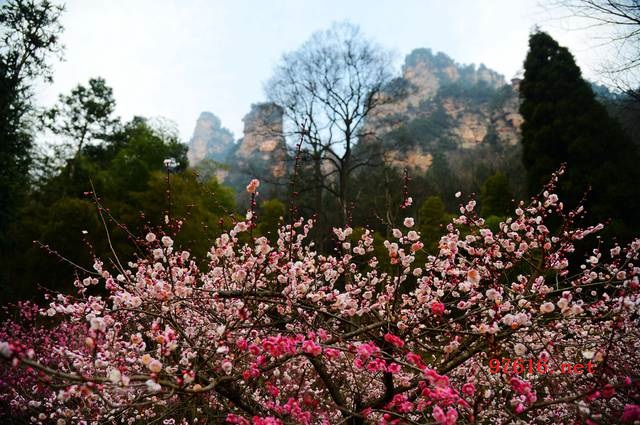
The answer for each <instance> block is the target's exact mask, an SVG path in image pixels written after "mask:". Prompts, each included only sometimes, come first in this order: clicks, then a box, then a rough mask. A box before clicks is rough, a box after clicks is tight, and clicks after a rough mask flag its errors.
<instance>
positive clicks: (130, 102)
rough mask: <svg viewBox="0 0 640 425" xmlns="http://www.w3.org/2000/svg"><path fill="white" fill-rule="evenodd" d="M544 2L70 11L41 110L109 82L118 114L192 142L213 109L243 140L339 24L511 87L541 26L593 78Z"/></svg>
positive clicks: (295, 0)
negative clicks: (277, 78)
mask: <svg viewBox="0 0 640 425" xmlns="http://www.w3.org/2000/svg"><path fill="white" fill-rule="evenodd" d="M548 17H549V14H548V12H545V9H544V8H542V7H540V6H539V4H538V3H537V2H536V1H534V0H448V1H445V0H415V1H411V0H393V1H391V0H378V1H374V0H368V1H366V0H351V1H346V0H342V1H338V0H263V1H259V0H253V1H250V0H215V1H214V0H209V1H205V0H182V1H179V0H175V1H168V0H67V1H66V12H65V13H64V16H63V25H64V26H65V32H64V34H63V37H62V41H63V43H64V44H65V46H66V51H65V61H64V62H61V63H57V64H56V65H55V67H54V70H55V73H54V78H55V82H54V84H53V85H51V86H48V87H45V88H43V89H42V90H39V92H38V101H39V103H40V104H41V105H42V106H48V105H51V104H52V103H53V102H55V100H56V98H57V95H58V94H59V93H61V92H64V93H66V92H68V91H69V90H71V88H73V87H74V86H75V85H77V84H78V83H86V82H87V81H88V79H89V78H91V77H96V76H101V77H104V78H105V79H106V80H107V84H109V85H110V86H112V87H113V89H114V93H115V97H116V101H117V103H118V107H117V112H118V114H119V115H120V116H121V117H122V118H123V119H125V120H128V119H130V118H131V117H132V116H133V115H142V116H147V117H156V116H161V117H165V118H168V119H170V120H173V121H175V123H176V124H177V127H178V130H179V132H180V135H181V137H182V139H183V141H185V142H187V141H188V140H189V138H190V137H191V133H192V131H193V127H194V125H195V121H196V119H197V117H198V115H199V114H200V112H201V111H204V110H207V111H211V112H213V113H215V114H216V115H217V116H219V117H220V119H221V121H222V124H223V125H224V126H225V127H227V128H229V129H231V130H232V131H233V132H234V135H235V137H236V138H239V137H241V135H242V134H241V132H242V121H241V119H242V117H243V116H244V115H245V114H246V113H247V112H248V111H249V107H250V105H251V103H255V102H259V101H262V100H264V93H263V89H262V88H263V84H264V82H265V81H266V80H267V79H268V78H269V77H270V76H271V72H272V70H273V67H274V66H275V65H276V63H277V62H278V59H279V58H280V57H281V55H282V54H283V53H285V52H286V51H291V50H294V49H295V48H296V47H298V46H299V45H300V44H301V43H303V42H304V41H305V40H306V39H307V38H308V37H309V36H310V35H311V34H312V33H313V32H315V31H317V30H322V29H325V28H327V27H328V26H329V25H330V24H331V23H332V22H335V21H344V20H349V21H351V22H352V23H354V24H357V25H359V26H360V27H361V29H362V31H363V32H364V33H365V35H367V36H368V37H370V38H373V39H374V40H376V41H377V42H378V43H380V44H381V45H382V46H384V47H386V48H389V49H393V50H395V51H396V52H397V57H398V64H397V66H398V69H399V67H400V64H401V62H402V60H403V59H404V56H405V55H406V54H408V53H409V52H410V51H411V50H413V49H414V48H418V47H428V48H431V49H432V50H434V51H443V52H445V53H446V54H448V55H449V56H451V57H452V58H453V59H454V60H456V61H457V62H460V63H476V64H480V63H484V64H486V65H487V66H488V67H490V68H492V69H495V70H497V71H498V72H500V73H502V74H504V75H505V77H506V78H507V79H509V78H511V77H513V76H514V75H515V74H516V73H517V72H518V70H519V69H521V68H522V62H523V60H524V57H525V54H526V51H527V40H528V35H529V33H530V31H531V29H532V28H533V27H534V25H536V24H538V25H540V26H541V27H542V29H544V30H546V31H548V32H550V33H551V35H552V36H554V37H555V38H556V39H557V40H558V41H559V42H560V43H561V44H563V45H566V46H567V47H569V48H570V49H571V50H572V52H573V53H574V55H575V56H576V58H577V61H578V64H579V65H580V66H581V67H582V68H583V72H584V74H585V75H586V76H587V77H588V78H592V79H594V80H597V79H598V78H597V75H598V74H597V57H596V56H595V54H594V52H593V51H592V50H591V49H590V48H589V47H588V43H587V42H586V35H585V33H584V32H576V31H567V30H565V29H563V26H564V23H562V22H558V21H550V20H549V19H548Z"/></svg>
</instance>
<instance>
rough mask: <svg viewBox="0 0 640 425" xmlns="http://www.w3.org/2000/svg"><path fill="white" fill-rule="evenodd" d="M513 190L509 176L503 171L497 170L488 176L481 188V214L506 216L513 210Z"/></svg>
mask: <svg viewBox="0 0 640 425" xmlns="http://www.w3.org/2000/svg"><path fill="white" fill-rule="evenodd" d="M512 200H513V191H512V190H511V186H510V185H509V178H508V177H507V176H506V175H505V174H504V173H502V172H497V173H495V174H493V175H492V176H490V177H489V178H487V180H486V181H485V182H484V184H483V185H482V189H480V215H481V216H482V217H489V216H491V215H497V216H505V215H508V214H510V213H511V212H512V209H513V208H512Z"/></svg>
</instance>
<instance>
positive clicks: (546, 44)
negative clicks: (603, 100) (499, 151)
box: [520, 32, 640, 236]
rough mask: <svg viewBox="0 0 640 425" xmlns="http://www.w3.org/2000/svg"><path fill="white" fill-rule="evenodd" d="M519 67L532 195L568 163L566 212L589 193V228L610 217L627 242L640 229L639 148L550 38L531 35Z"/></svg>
mask: <svg viewBox="0 0 640 425" xmlns="http://www.w3.org/2000/svg"><path fill="white" fill-rule="evenodd" d="M524 67H525V74H524V80H523V81H522V83H521V87H520V96H521V98H522V104H521V106H520V113H521V114H522V116H523V118H524V124H523V127H522V144H523V162H524V166H525V169H526V170H527V185H528V189H529V192H530V193H531V194H533V193H535V192H537V191H538V190H540V188H541V185H542V184H544V183H545V182H546V181H547V180H548V178H549V177H550V175H551V173H552V172H553V171H555V170H556V169H557V168H558V167H559V166H560V164H561V163H566V164H567V173H566V176H564V177H563V179H562V181H561V190H560V191H561V195H562V196H563V199H564V200H565V202H566V203H567V204H568V206H569V207H571V206H574V205H575V204H576V202H577V201H579V200H580V199H581V198H582V196H583V195H584V193H585V191H587V190H588V189H589V188H591V192H590V193H589V195H588V202H587V208H588V210H589V212H588V217H589V221H591V222H595V221H604V220H607V219H609V218H611V219H613V223H612V226H611V229H612V231H613V232H614V233H616V234H619V235H621V236H630V235H631V233H633V231H635V230H637V229H638V224H639V223H638V219H637V216H638V213H637V211H638V206H639V205H638V203H639V200H640V190H639V189H638V186H637V182H638V181H640V173H639V171H638V166H637V164H638V152H637V149H636V147H635V146H634V145H633V143H631V141H630V139H629V138H628V137H627V136H626V135H625V133H624V132H623V130H622V128H621V127H620V125H619V124H618V123H617V122H616V121H615V120H614V119H612V118H611V117H609V115H608V114H607V111H606V109H605V107H604V106H603V105H602V104H600V103H599V102H598V101H597V100H596V98H595V95H594V93H593V91H592V89H591V86H590V84H589V83H587V82H586V81H585V80H584V79H583V78H582V75H581V72H580V68H579V67H578V66H577V65H576V63H575V61H574V58H573V56H572V55H571V53H570V52H569V50H568V49H567V48H565V47H562V46H560V45H558V43H557V42H556V41H555V40H554V39H553V38H552V37H551V36H549V34H547V33H545V32H536V33H534V34H532V35H531V37H530V39H529V52H528V54H527V58H526V61H525V64H524Z"/></svg>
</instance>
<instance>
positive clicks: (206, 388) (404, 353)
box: [0, 173, 640, 425]
mask: <svg viewBox="0 0 640 425" xmlns="http://www.w3.org/2000/svg"><path fill="white" fill-rule="evenodd" d="M559 174H560V173H558V174H556V175H554V177H553V180H552V181H551V183H549V185H548V186H547V187H546V188H545V190H544V191H543V192H542V193H541V194H540V195H539V196H537V197H535V198H533V199H532V200H531V202H530V203H528V204H525V203H520V204H519V205H518V207H517V209H516V210H515V213H514V215H513V217H511V218H508V219H507V220H506V221H505V222H503V223H501V224H500V229H499V231H497V232H495V233H494V232H492V231H491V230H490V229H489V228H488V227H487V226H486V225H485V223H484V220H483V219H482V218H480V217H478V216H477V214H476V213H475V201H474V200H473V199H470V200H469V201H468V202H466V204H463V205H462V206H461V208H460V214H459V215H458V216H457V217H456V218H455V219H454V220H453V221H452V223H451V224H449V225H448V232H447V234H446V235H444V236H443V237H442V239H441V240H440V243H439V251H438V253H437V254H436V255H431V256H428V257H427V260H426V261H424V262H423V263H421V264H416V261H415V258H416V253H417V252H418V251H420V250H422V249H423V244H422V242H421V237H422V235H420V233H419V232H417V231H416V230H415V229H414V221H413V220H411V219H404V220H403V221H402V225H401V226H399V227H398V228H397V229H393V232H392V234H393V238H391V240H388V241H386V242H385V244H384V245H385V247H386V251H387V253H388V256H389V260H390V262H391V263H392V264H393V271H392V272H383V271H381V270H380V268H379V266H378V262H379V261H380V259H379V258H376V257H375V256H374V254H373V236H372V233H371V232H368V231H366V230H365V231H364V232H363V233H362V236H361V237H359V238H357V239H356V238H355V237H353V236H354V235H353V233H352V229H351V228H349V227H346V228H340V229H338V228H336V229H334V234H335V237H336V239H337V241H338V242H339V247H340V249H339V250H338V251H336V253H335V254H333V255H321V254H318V253H317V252H316V251H315V250H314V245H313V243H311V242H308V241H307V240H306V237H307V235H308V233H309V231H310V229H311V227H312V225H313V223H312V221H305V220H303V219H297V220H295V221H293V222H291V223H289V224H287V225H284V226H283V227H282V228H281V229H280V230H279V233H278V239H277V241H276V242H275V243H273V244H272V243H270V242H269V241H268V240H267V239H266V238H264V237H254V236H252V230H253V228H254V226H255V225H256V219H255V216H254V214H253V211H252V210H250V211H249V212H248V214H247V217H246V220H244V221H239V222H236V223H235V224H234V225H233V228H231V229H229V230H228V231H227V232H226V233H224V234H222V235H221V236H220V237H219V238H218V239H217V240H216V241H215V244H214V245H213V246H212V247H211V249H210V251H209V253H208V258H207V261H206V264H205V265H204V266H198V264H199V262H198V261H197V259H194V258H193V256H191V255H190V253H189V252H188V251H185V250H182V249H179V248H178V247H177V246H176V245H175V244H174V242H173V237H172V235H171V234H162V233H160V232H156V233H148V234H147V235H146V236H145V237H144V238H140V240H139V241H138V243H139V244H140V245H141V246H144V247H145V252H146V253H147V254H146V255H143V256H140V257H139V258H138V259H137V260H135V261H130V262H129V263H128V264H126V267H120V266H119V265H117V264H115V265H114V264H110V265H109V264H105V263H103V262H101V261H100V260H99V259H96V261H95V264H94V271H93V273H91V274H87V276H84V277H82V276H81V277H80V278H78V280H77V281H76V282H75V285H76V287H77V293H76V294H75V295H73V296H71V295H62V294H59V295H55V296H53V295H52V296H51V298H50V303H49V305H47V306H45V307H42V308H40V307H37V306H33V305H29V304H23V305H21V309H20V310H21V311H20V313H21V317H20V319H14V320H11V321H6V322H5V323H4V324H3V325H2V329H1V330H0V341H1V342H0V354H1V357H2V358H4V359H5V360H6V361H5V362H3V363H2V365H3V366H2V370H1V378H0V380H1V381H0V385H1V386H2V391H0V394H1V395H0V400H2V403H3V406H4V408H5V409H6V410H7V411H8V412H9V413H8V414H10V415H14V416H16V417H17V416H22V417H25V418H31V420H32V421H33V422H34V423H52V422H53V423H58V424H65V423H87V424H89V423H130V424H132V423H160V422H162V423H165V424H171V423H184V424H187V423H212V422H213V423H223V422H226V423H232V424H243V425H244V424H294V423H295V424H328V423H346V424H363V423H382V424H417V423H429V424H433V423H437V424H447V425H451V424H455V423H576V422H580V423H590V424H597V423H617V422H624V421H630V422H633V421H634V420H638V419H640V406H639V405H638V388H639V386H638V373H639V366H638V365H639V364H640V363H639V362H638V360H639V357H640V350H639V348H640V338H639V337H640V335H639V333H640V328H639V327H638V311H639V309H638V306H639V303H640V298H639V291H638V289H639V285H640V282H639V280H638V279H639V277H638V275H639V274H640V267H639V266H638V260H639V258H638V257H639V252H640V240H635V241H633V242H632V243H631V244H630V245H628V246H626V247H621V246H618V245H614V246H613V247H612V248H611V249H607V250H604V249H602V248H598V249H594V250H593V251H592V252H591V253H590V255H589V257H588V258H587V259H586V261H585V262H584V264H582V265H581V266H575V265H571V264H570V263H569V254H570V253H571V252H572V251H573V249H574V248H573V247H574V244H575V243H576V242H577V241H580V240H583V239H584V238H585V237H587V236H589V235H591V234H593V233H595V232H597V231H599V230H600V229H601V228H602V226H601V225H598V226H593V227H587V228H581V227H580V226H578V224H577V220H578V218H579V217H580V215H581V213H582V210H581V207H578V209H577V210H573V211H565V209H564V206H563V204H562V202H560V200H559V199H558V197H557V196H556V195H555V194H554V188H555V185H556V183H557V179H558V177H559ZM258 188H259V185H258V182H257V181H253V182H251V183H250V184H249V185H248V186H247V190H248V192H250V193H251V196H252V198H253V199H254V200H255V196H256V195H257V189H258ZM251 205H255V202H252V204H251ZM550 218H553V220H561V221H562V225H561V226H554V227H553V228H556V227H557V228H558V230H557V231H551V230H550V228H551V226H550V227H547V226H545V222H547V221H548V220H549V219H550ZM241 241H244V242H241ZM423 258H424V257H423ZM200 264H201V262H200ZM574 270H577V271H574ZM96 288H102V289H103V293H102V295H96V294H97V292H96ZM516 357H522V358H524V359H533V361H535V362H537V361H539V359H542V360H543V361H545V362H546V363H547V364H548V365H549V369H553V370H557V369H559V368H560V367H559V365H560V364H561V363H564V362H571V363H583V362H587V361H590V362H592V363H593V365H595V366H594V370H592V371H591V373H586V372H585V373H584V374H575V375H574V374H572V375H567V374H560V373H555V372H554V373H551V372H550V373H546V374H545V373H542V374H539V373H523V374H518V373H515V371H513V370H511V369H505V370H499V371H498V373H491V372H490V370H489V367H488V364H489V361H490V359H493V358H499V359H502V358H512V359H513V358H516Z"/></svg>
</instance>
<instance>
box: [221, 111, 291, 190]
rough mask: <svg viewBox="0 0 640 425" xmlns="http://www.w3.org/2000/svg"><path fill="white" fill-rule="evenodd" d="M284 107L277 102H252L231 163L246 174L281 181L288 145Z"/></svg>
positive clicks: (284, 170) (231, 157)
mask: <svg viewBox="0 0 640 425" xmlns="http://www.w3.org/2000/svg"><path fill="white" fill-rule="evenodd" d="M283 116H284V112H283V110H282V108H281V107H280V106H278V105H276V104H273V103H259V104H255V105H251V111H250V112H249V113H248V114H247V115H245V117H244V118H243V121H244V137H243V138H242V139H240V140H239V141H238V144H237V145H236V149H235V151H234V152H233V154H232V155H231V156H230V158H229V163H230V164H233V166H234V167H235V168H236V169H237V170H238V171H240V172H241V173H243V174H246V175H253V176H261V177H262V178H263V179H265V180H278V179H280V178H282V177H284V176H285V174H286V156H287V148H286V144H285V139H284V134H283Z"/></svg>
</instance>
